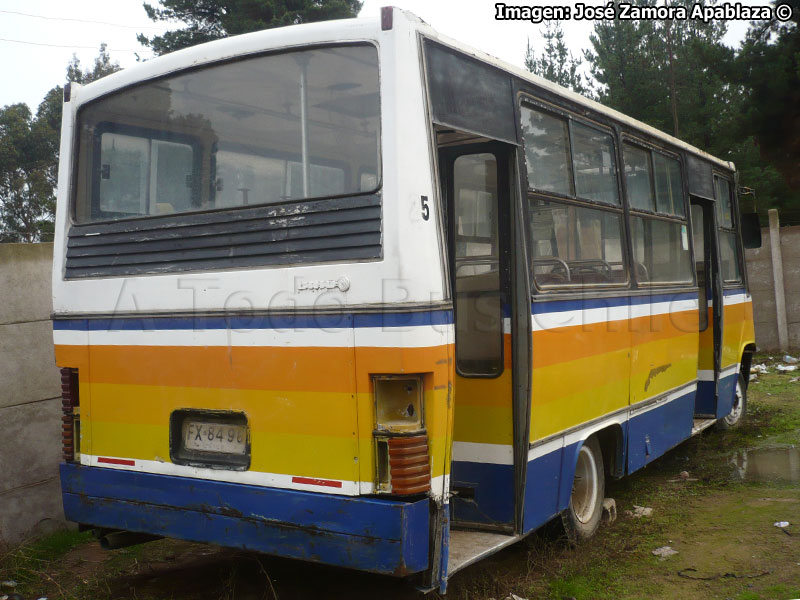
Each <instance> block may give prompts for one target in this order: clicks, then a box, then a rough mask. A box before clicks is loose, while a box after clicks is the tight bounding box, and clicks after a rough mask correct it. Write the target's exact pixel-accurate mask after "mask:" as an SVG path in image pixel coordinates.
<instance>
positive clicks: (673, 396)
mask: <svg viewBox="0 0 800 600" xmlns="http://www.w3.org/2000/svg"><path fill="white" fill-rule="evenodd" d="M696 390H697V382H696V381H693V382H692V383H690V384H688V385H685V386H683V387H681V388H678V389H677V390H675V391H673V392H670V393H669V394H667V395H665V396H662V397H660V398H658V399H657V400H656V401H655V402H653V403H651V404H647V405H646V406H642V407H641V408H633V409H631V410H630V411H628V413H629V418H633V417H635V416H639V415H643V414H644V413H647V412H650V411H651V410H655V409H656V408H661V407H663V406H664V405H665V404H669V403H670V402H672V401H674V400H677V399H678V398H681V397H682V396H685V395H686V394H690V393H691V392H694V391H696ZM648 400H649V398H648ZM645 402H647V400H645Z"/></svg>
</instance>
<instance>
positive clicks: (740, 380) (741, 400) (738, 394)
mask: <svg viewBox="0 0 800 600" xmlns="http://www.w3.org/2000/svg"><path fill="white" fill-rule="evenodd" d="M746 412H747V387H746V386H745V385H744V377H743V376H742V374H741V373H739V376H738V377H737V378H736V391H735V396H734V398H733V406H732V407H731V412H730V413H728V414H727V415H726V416H724V417H722V418H721V419H720V420H719V421H717V425H716V427H717V429H720V430H722V431H726V430H728V429H734V428H736V427H739V425H741V424H742V421H744V415H745V413H746Z"/></svg>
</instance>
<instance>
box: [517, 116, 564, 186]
mask: <svg viewBox="0 0 800 600" xmlns="http://www.w3.org/2000/svg"><path fill="white" fill-rule="evenodd" d="M522 136H523V138H524V139H525V162H526V163H527V166H528V185H529V186H530V187H531V188H532V189H535V190H541V191H544V192H556V193H558V194H565V195H567V196H572V195H574V193H575V190H574V188H573V184H572V169H571V161H570V156H569V132H568V130H567V122H566V120H565V119H561V118H558V117H554V116H552V115H549V114H547V113H544V112H541V111H538V110H533V109H531V108H528V107H525V106H523V107H522Z"/></svg>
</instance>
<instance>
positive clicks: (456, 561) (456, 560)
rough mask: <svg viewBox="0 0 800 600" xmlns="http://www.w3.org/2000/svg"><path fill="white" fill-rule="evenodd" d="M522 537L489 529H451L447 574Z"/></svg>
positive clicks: (449, 574)
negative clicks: (493, 531)
mask: <svg viewBox="0 0 800 600" xmlns="http://www.w3.org/2000/svg"><path fill="white" fill-rule="evenodd" d="M519 539H520V536H517V535H508V534H504V533H492V532H489V531H466V530H462V529H451V530H450V553H449V556H448V559H447V576H448V577H450V576H451V575H452V574H453V573H455V572H456V571H458V570H460V569H463V568H464V567H466V566H469V565H471V564H472V563H474V562H477V561H479V560H481V559H482V558H485V557H487V556H489V555H490V554H494V553H495V552H497V551H499V550H502V549H503V548H505V547H506V546H508V545H509V544H513V543H514V542H516V541H517V540H519Z"/></svg>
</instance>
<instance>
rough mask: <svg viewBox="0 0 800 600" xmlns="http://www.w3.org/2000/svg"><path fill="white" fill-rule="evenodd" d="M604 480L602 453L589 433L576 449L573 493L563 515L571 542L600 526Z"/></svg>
mask: <svg viewBox="0 0 800 600" xmlns="http://www.w3.org/2000/svg"><path fill="white" fill-rule="evenodd" d="M605 484H606V481H605V470H604V467H603V453H602V452H601V451H600V443H599V442H598V441H597V438H596V437H594V436H592V437H590V438H589V439H588V440H586V441H585V442H584V443H583V445H582V446H581V448H580V450H578V460H577V463H576V465H575V476H574V479H573V481H572V496H571V497H570V501H569V507H568V508H567V510H566V511H565V513H564V515H563V520H564V529H565V530H566V532H567V537H569V539H570V540H571V541H572V542H575V543H577V542H580V541H581V540H585V539H588V538H590V537H592V535H594V532H595V531H597V528H598V527H599V526H600V518H601V517H602V516H603V499H604V498H605V487H606V485H605Z"/></svg>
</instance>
